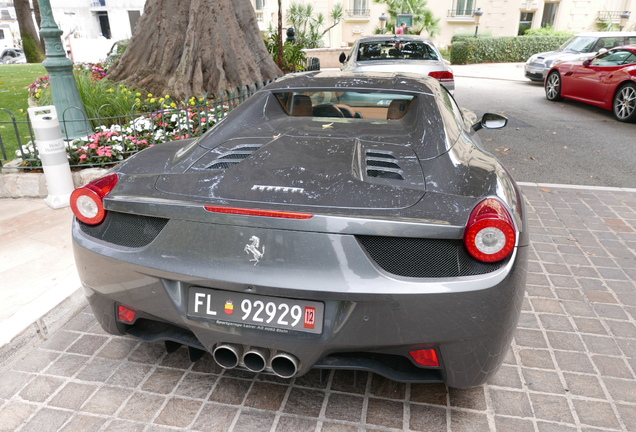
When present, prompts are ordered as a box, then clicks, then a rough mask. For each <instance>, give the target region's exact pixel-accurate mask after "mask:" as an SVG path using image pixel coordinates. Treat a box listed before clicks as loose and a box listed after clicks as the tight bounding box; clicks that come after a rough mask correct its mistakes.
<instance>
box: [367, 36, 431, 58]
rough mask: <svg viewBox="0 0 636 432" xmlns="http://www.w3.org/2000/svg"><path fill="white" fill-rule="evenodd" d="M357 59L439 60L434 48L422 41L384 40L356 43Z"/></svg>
mask: <svg viewBox="0 0 636 432" xmlns="http://www.w3.org/2000/svg"><path fill="white" fill-rule="evenodd" d="M356 54H357V61H359V62H365V61H375V60H392V59H415V60H439V56H438V54H437V52H436V51H435V49H434V48H433V47H432V46H431V45H430V44H428V43H426V42H423V41H404V40H399V39H396V40H393V39H392V40H385V41H372V42H371V41H369V42H362V43H360V45H358V51H357V53H356Z"/></svg>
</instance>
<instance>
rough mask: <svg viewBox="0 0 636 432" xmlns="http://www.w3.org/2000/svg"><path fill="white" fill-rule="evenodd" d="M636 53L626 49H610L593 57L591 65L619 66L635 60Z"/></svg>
mask: <svg viewBox="0 0 636 432" xmlns="http://www.w3.org/2000/svg"><path fill="white" fill-rule="evenodd" d="M635 59H636V55H634V53H632V52H631V51H628V50H612V51H608V52H606V53H604V54H601V55H599V56H598V57H595V58H594V60H592V63H591V64H592V66H621V65H626V64H632V63H634V62H635Z"/></svg>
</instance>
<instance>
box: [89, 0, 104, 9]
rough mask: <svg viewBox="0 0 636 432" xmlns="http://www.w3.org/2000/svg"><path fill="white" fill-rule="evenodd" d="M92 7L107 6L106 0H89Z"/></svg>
mask: <svg viewBox="0 0 636 432" xmlns="http://www.w3.org/2000/svg"><path fill="white" fill-rule="evenodd" d="M89 3H90V7H91V9H94V8H103V7H106V0H89Z"/></svg>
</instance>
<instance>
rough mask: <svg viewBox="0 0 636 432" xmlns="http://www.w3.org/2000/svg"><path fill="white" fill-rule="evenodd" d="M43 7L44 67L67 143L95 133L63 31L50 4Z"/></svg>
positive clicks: (43, 2) (40, 0) (43, 0)
mask: <svg viewBox="0 0 636 432" xmlns="http://www.w3.org/2000/svg"><path fill="white" fill-rule="evenodd" d="M38 3H39V4H40V16H41V24H40V36H41V37H42V39H43V40H44V46H45V48H46V59H45V60H44V61H43V62H42V65H43V66H44V68H45V69H46V71H47V72H48V74H49V81H50V83H51V94H52V95H53V105H55V109H56V111H57V113H58V115H59V118H60V120H61V121H60V126H61V129H62V132H63V133H64V135H65V137H66V138H67V139H69V138H80V137H82V136H87V135H91V134H92V133H93V131H92V129H91V127H90V124H89V123H88V121H87V116H86V110H85V109H84V103H83V102H82V98H81V97H80V94H79V90H78V88H77V82H76V81H75V76H73V62H72V61H71V60H70V59H68V58H67V57H66V53H65V52H64V45H63V44H62V39H61V37H60V36H62V33H63V32H62V30H60V28H59V27H58V26H57V24H56V23H55V20H54V19H53V11H52V10H51V3H50V1H49V0H38Z"/></svg>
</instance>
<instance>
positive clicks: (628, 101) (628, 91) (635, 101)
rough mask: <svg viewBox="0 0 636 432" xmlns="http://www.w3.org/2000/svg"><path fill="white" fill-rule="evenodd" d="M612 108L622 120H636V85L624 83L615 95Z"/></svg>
mask: <svg viewBox="0 0 636 432" xmlns="http://www.w3.org/2000/svg"><path fill="white" fill-rule="evenodd" d="M612 108H613V111H614V115H615V116H616V119H617V120H618V121H620V122H628V123H634V122H636V85H635V84H633V83H630V82H628V83H627V84H624V85H622V86H621V87H620V88H619V89H618V90H617V91H616V94H615V95H614V101H613V102H612Z"/></svg>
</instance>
